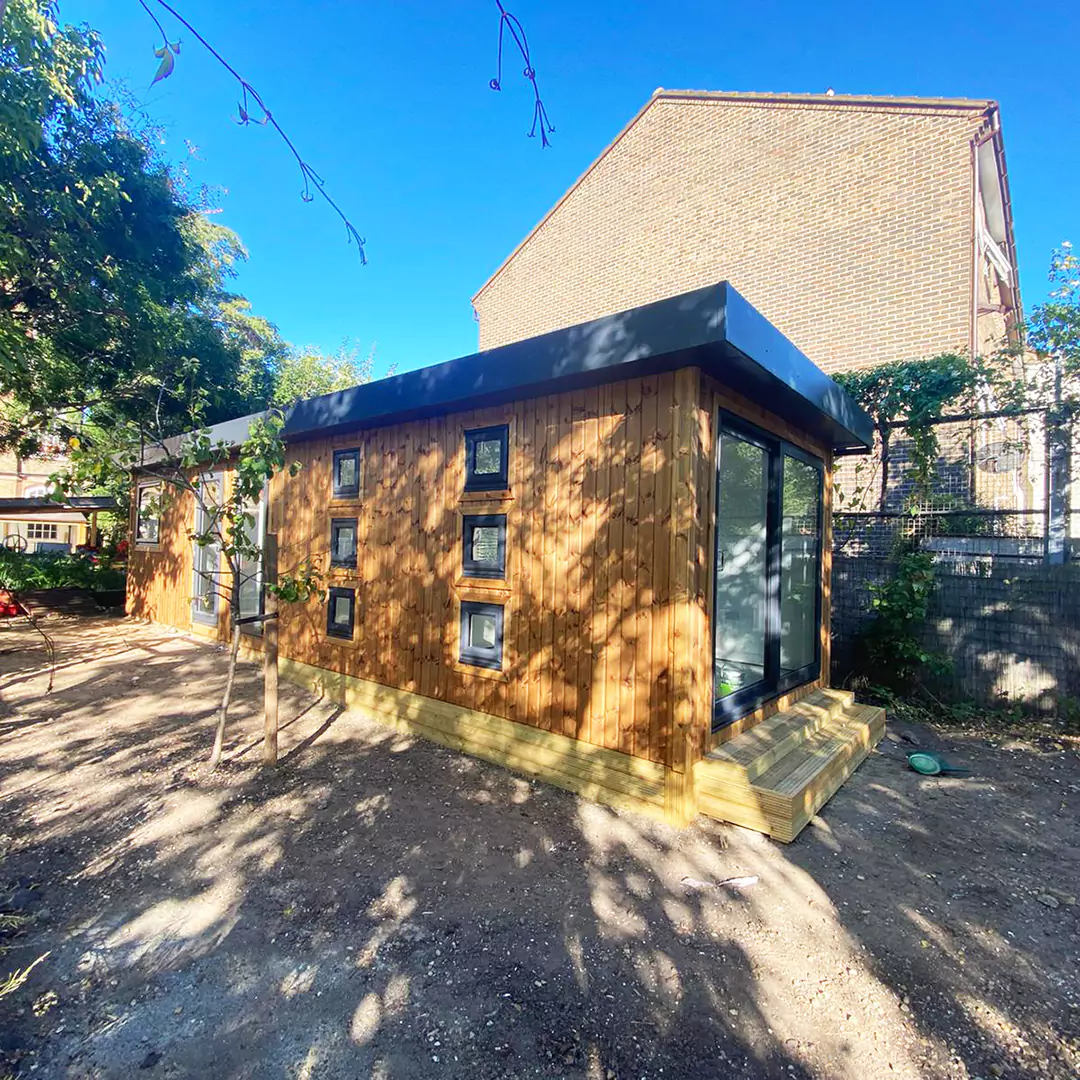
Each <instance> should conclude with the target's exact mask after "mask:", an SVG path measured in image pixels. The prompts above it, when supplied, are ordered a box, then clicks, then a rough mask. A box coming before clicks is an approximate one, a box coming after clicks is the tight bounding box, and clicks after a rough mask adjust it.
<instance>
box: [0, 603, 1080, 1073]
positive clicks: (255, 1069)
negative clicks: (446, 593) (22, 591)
mask: <svg viewBox="0 0 1080 1080" xmlns="http://www.w3.org/2000/svg"><path fill="white" fill-rule="evenodd" d="M52 632H53V633H54V634H55V635H56V637H57V640H58V653H59V655H58V665H59V667H58V670H57V672H56V685H55V688H54V690H53V691H52V693H51V694H46V693H45V689H46V685H47V674H46V672H47V664H46V659H45V654H44V651H43V650H42V648H41V647H40V642H39V640H35V639H34V637H33V636H32V635H31V634H29V632H28V631H27V630H26V629H25V628H21V629H20V628H18V627H16V626H14V625H8V626H6V627H4V628H3V629H0V834H2V835H0V911H6V912H8V913H11V912H14V913H16V914H17V915H21V916H23V918H15V919H8V920H6V923H4V925H6V929H0V946H2V947H3V950H4V954H3V955H2V956H0V979H2V978H3V977H5V976H6V975H7V974H8V973H9V972H13V971H15V970H19V969H24V968H25V967H26V966H27V965H28V964H30V963H31V962H33V961H34V960H36V959H37V958H38V957H42V956H43V957H44V959H42V960H41V961H40V962H39V963H38V964H37V966H36V967H35V968H34V969H33V971H32V972H31V973H30V975H29V976H28V977H27V979H26V981H25V983H24V985H22V986H21V987H19V988H18V989H17V990H15V991H14V992H13V993H11V994H9V995H7V996H6V997H3V998H0V1059H2V1060H3V1062H4V1063H5V1064H6V1067H7V1069H8V1070H9V1071H10V1072H13V1073H16V1074H17V1075H20V1076H21V1075H28V1076H29V1075H33V1076H36V1077H110V1078H112V1077H129V1076H130V1077H150V1078H153V1077H200V1078H205V1077H229V1078H232V1077H259V1078H262V1077H296V1078H309V1077H328V1078H337V1077H350V1078H351V1077H371V1078H377V1080H399V1078H406V1077H408V1078H412V1077H467V1078H469V1080H485V1078H495V1077H507V1078H509V1077H587V1078H589V1080H616V1078H617V1080H639V1078H642V1077H648V1078H653V1077H672V1078H679V1077H687V1078H689V1077H694V1078H710V1077H740V1078H755V1077H787V1078H795V1080H797V1078H807V1077H823V1078H825V1077H827V1078H851V1080H876V1078H878V1077H901V1078H902V1077H912V1078H913V1077H950V1078H952V1077H966V1078H973V1077H982V1078H983V1080H989V1078H991V1077H1009V1078H1018V1080H1019V1078H1034V1077H1060V1078H1067V1077H1068V1078H1073V1077H1076V1076H1077V1075H1078V1074H1080V974H1078V973H1080V935H1078V915H1080V907H1078V906H1077V903H1076V894H1077V893H1078V892H1080V848H1078V846H1077V830H1076V825H1077V809H1078V807H1080V760H1078V755H1077V752H1076V746H1075V744H1068V743H1065V742H1062V741H1059V740H1056V739H1054V738H1051V737H1032V738H1031V739H1017V738H1008V737H1006V736H1004V735H995V736H992V737H988V736H987V734H986V732H982V733H967V734H957V733H942V732H938V733H936V736H935V733H929V737H930V738H935V737H936V738H937V739H938V740H939V745H940V746H942V747H943V748H945V749H946V750H947V751H948V752H949V753H950V755H951V756H952V757H953V758H955V759H956V760H958V761H962V762H964V763H966V764H967V765H969V766H970V767H971V769H972V776H971V777H970V778H969V779H924V778H920V777H919V776H917V775H916V774H914V773H913V772H911V771H909V770H908V769H907V768H906V761H905V757H904V753H903V749H904V747H905V743H904V742H903V735H904V732H903V731H902V730H896V729H895V728H894V729H891V730H890V736H889V737H888V738H887V739H886V741H885V742H884V743H883V744H882V751H881V752H880V753H876V754H873V755H871V757H870V758H869V759H868V760H867V761H866V763H865V764H864V765H863V766H862V767H861V768H860V769H859V771H858V772H857V774H856V775H855V776H854V777H853V778H852V779H851V780H850V781H849V782H848V784H847V785H846V786H845V787H844V788H843V789H842V791H841V792H840V793H839V794H838V795H837V796H836V797H835V798H834V799H833V800H832V802H831V803H830V804H829V805H828V806H827V807H826V809H825V811H824V812H823V814H822V816H821V817H820V818H819V819H817V820H816V821H815V822H814V824H813V825H812V826H811V827H810V828H808V829H807V830H806V831H805V832H804V834H803V835H802V837H800V839H799V840H798V841H797V842H796V843H795V844H793V845H790V846H788V847H783V846H781V845H777V844H774V843H772V842H770V841H769V840H767V839H765V838H764V837H761V836H758V835H757V834H755V833H751V832H748V831H745V830H742V829H739V828H735V827H731V826H725V825H721V824H718V823H713V822H709V821H706V820H704V819H701V820H699V822H698V823H697V824H695V825H694V826H693V827H691V828H689V829H686V830H683V831H676V830H673V829H670V828H667V827H665V826H663V825H660V824H657V823H655V822H652V821H649V820H646V819H644V818H639V817H636V816H634V815H632V814H628V813H620V812H615V811H612V810H609V809H606V808H604V807H601V806H597V805H594V804H590V803H586V802H583V801H581V800H579V799H577V798H575V797H573V796H572V795H569V794H567V793H565V792H562V791H559V790H557V789H555V788H551V787H547V786H545V785H543V784H539V783H534V782H530V781H528V780H526V779H523V778H521V777H519V776H516V775H514V774H512V773H510V772H507V771H505V770H503V769H500V768H496V767H494V766H489V765H487V764H485V763H482V762H479V761H476V760H474V759H471V758H467V757H464V756H462V755H460V754H455V753H452V752H450V751H448V750H444V749H442V748H440V747H437V746H433V745H431V744H429V743H425V742H421V741H418V740H413V739H410V738H406V737H403V736H401V735H399V734H397V733H394V732H392V731H390V730H389V729H387V728H385V727H382V726H380V725H378V724H377V723H375V722H373V721H372V720H370V719H368V718H365V717H364V716H363V715H359V714H355V713H349V712H342V711H341V710H340V709H339V708H337V707H336V706H334V705H332V704H330V703H328V702H326V701H323V700H319V699H316V698H314V697H312V696H311V695H309V694H307V693H306V692H303V691H300V690H298V689H296V688H293V687H287V688H285V691H284V696H283V701H282V722H283V724H284V725H285V727H284V730H283V732H282V751H283V754H282V762H281V764H280V766H279V767H278V768H277V769H275V770H266V769H263V768H262V767H261V766H260V764H259V743H258V737H259V732H260V728H261V718H260V714H259V712H258V706H257V692H258V674H259V672H258V669H257V668H255V667H253V666H250V665H245V666H243V667H242V669H241V673H240V678H239V698H240V700H239V703H238V706H237V708H236V712H235V717H234V720H233V723H232V725H231V730H230V733H229V755H228V759H227V761H226V763H225V765H223V766H222V767H221V768H220V769H219V770H218V771H217V772H216V773H215V774H213V775H210V774H209V773H208V772H207V770H206V766H205V764H204V762H205V758H206V755H207V753H208V751H209V748H210V743H211V738H212V726H213V710H214V705H215V702H216V699H217V696H218V694H219V693H220V689H221V687H222V685H223V682H224V672H225V657H224V655H223V654H222V652H221V651H220V650H218V649H216V648H212V647H209V646H205V645H201V644H196V643H194V642H192V641H191V640H188V639H186V638H184V637H182V636H179V635H175V634H170V633H168V632H166V631H162V630H160V629H157V628H148V627H145V626H139V625H136V624H132V623H127V622H124V621H122V620H104V619H102V620H71V621H64V622H54V623H53V624H52ZM915 737H917V738H926V737H927V733H926V732H922V733H919V732H916V733H915ZM746 875H755V876H757V878H758V881H757V883H756V884H754V885H750V886H745V887H743V888H741V889H740V888H734V887H730V886H725V887H718V886H716V885H715V884H709V885H707V886H706V887H697V886H694V885H692V884H687V883H686V882H684V879H685V878H690V879H693V880H695V881H697V882H704V883H715V882H718V881H721V880H723V879H725V878H729V877H733V876H746ZM2 1075H4V1069H3V1068H0V1076H2Z"/></svg>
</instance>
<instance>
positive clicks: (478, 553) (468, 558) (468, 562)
mask: <svg viewBox="0 0 1080 1080" xmlns="http://www.w3.org/2000/svg"><path fill="white" fill-rule="evenodd" d="M464 522H465V527H464V530H463V532H464V535H463V536H462V540H461V550H462V571H463V573H464V574H465V576H466V577H477V578H504V577H506V515H505V514H466V515H465V517H464Z"/></svg>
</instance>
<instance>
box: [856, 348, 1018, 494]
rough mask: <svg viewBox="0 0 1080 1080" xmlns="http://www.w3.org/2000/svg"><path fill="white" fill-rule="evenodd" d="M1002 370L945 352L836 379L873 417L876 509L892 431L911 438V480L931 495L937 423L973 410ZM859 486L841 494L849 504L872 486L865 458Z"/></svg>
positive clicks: (921, 491) (858, 468)
mask: <svg viewBox="0 0 1080 1080" xmlns="http://www.w3.org/2000/svg"><path fill="white" fill-rule="evenodd" d="M999 371H1000V366H999V365H994V364H989V363H987V362H986V361H984V360H982V359H980V358H972V357H970V356H968V355H966V354H965V353H941V354H940V355H938V356H932V357H930V358H929V359H925V360H898V361H894V362H892V363H887V364H879V365H878V366H877V367H872V368H867V369H866V370H864V371H849V372H844V373H841V374H839V375H836V376H835V378H836V381H837V382H838V383H840V385H841V386H842V387H843V388H844V389H845V390H847V392H848V393H849V394H850V395H851V396H852V397H853V398H854V399H855V400H856V401H857V402H858V403H859V405H861V406H862V408H863V409H865V410H866V412H867V413H869V414H870V417H871V418H872V419H873V421H874V430H875V432H876V434H877V438H878V443H879V453H878V454H877V455H876V460H875V461H873V463H872V464H873V466H876V469H877V486H878V509H880V510H884V509H885V502H886V496H887V495H888V491H889V479H890V477H889V469H890V465H891V460H892V435H893V431H894V430H895V429H896V428H897V427H898V426H900V425H901V424H902V425H903V428H904V431H905V432H906V433H907V436H908V438H909V445H908V447H907V452H908V456H909V459H910V461H911V466H912V468H911V478H912V480H913V481H914V484H915V489H916V491H917V492H918V493H919V494H920V495H926V494H929V491H930V487H931V484H932V482H933V478H934V471H935V466H936V463H937V456H938V437H937V431H936V428H935V424H934V422H935V421H936V420H939V419H940V418H941V416H942V415H943V414H945V413H947V412H953V413H956V412H961V413H963V412H969V411H973V410H974V408H975V406H976V402H977V399H978V397H979V395H980V394H984V393H986V392H987V391H988V390H990V389H991V388H993V386H995V385H996V384H997V383H998V382H999V381H1000V378H1001V376H1000V374H999ZM855 471H856V488H855V490H854V491H851V492H842V493H841V496H842V498H844V497H846V498H845V501H848V502H857V503H859V504H861V503H862V501H863V496H865V494H866V493H867V490H868V487H869V483H872V482H873V481H872V480H871V481H869V482H861V481H862V480H863V477H862V476H861V475H860V473H863V474H864V473H865V472H866V460H865V459H864V460H863V461H862V462H860V463H859V465H857V466H856V470H855Z"/></svg>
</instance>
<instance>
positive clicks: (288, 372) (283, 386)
mask: <svg viewBox="0 0 1080 1080" xmlns="http://www.w3.org/2000/svg"><path fill="white" fill-rule="evenodd" d="M390 374H393V370H392V369H391V371H390ZM374 377H375V346H374V345H373V346H372V347H371V349H370V350H369V351H368V353H367V355H366V356H364V357H361V356H360V354H359V352H358V350H357V349H356V348H355V347H352V346H350V345H349V343H348V342H346V343H344V344H343V345H342V346H341V348H339V349H338V350H337V352H335V353H332V354H330V355H327V354H325V353H320V352H318V350H316V349H293V350H290V351H289V352H288V353H287V354H286V355H285V356H284V357H283V359H282V360H281V362H280V364H279V366H278V368H277V371H276V372H275V378H274V391H273V401H274V404H275V405H277V406H279V407H281V408H286V407H287V406H289V405H292V404H294V403H295V402H297V401H302V400H303V399H304V398H311V397H318V396H319V395H320V394H329V393H331V392H332V391H334V390H346V389H348V388H349V387H350V386H359V385H361V384H362V383H369V382H371V380H372V379H373V378H374Z"/></svg>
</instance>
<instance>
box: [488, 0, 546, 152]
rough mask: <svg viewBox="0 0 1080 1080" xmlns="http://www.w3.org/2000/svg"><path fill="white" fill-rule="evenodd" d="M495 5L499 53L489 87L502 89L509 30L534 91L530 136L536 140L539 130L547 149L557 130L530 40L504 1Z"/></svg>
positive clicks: (496, 1) (499, 0)
mask: <svg viewBox="0 0 1080 1080" xmlns="http://www.w3.org/2000/svg"><path fill="white" fill-rule="evenodd" d="M495 4H496V6H497V7H498V9H499V51H498V54H497V58H496V66H495V78H494V79H492V80H491V81H490V82H489V83H488V85H489V86H490V87H491V89H492V90H501V89H502V59H503V31H504V30H509V31H510V36H511V37H512V38H513V39H514V44H515V45H517V47H518V51H519V52H520V53H521V59H522V60H524V61H525V67H524V68H523V69H522V72H521V74H522V75H524V76H525V78H526V79H528V80H529V82H530V83H531V84H532V89H533V122H532V127H531V128H530V129H529V131H528V136H529V138H530V139H535V138H536V132H537V129H539V131H540V144H541V146H542V147H545V148H546V147H548V146H550V145H551V140H550V139H549V138H548V135H549V134H551V135H554V134H555V128H554V126H553V125H552V123H551V121H550V120H549V119H548V114H547V109H546V108H544V102H543V99H542V98H541V97H540V87H539V86H537V84H536V68H534V67H533V64H532V58H531V56H530V55H529V39H528V38H527V37H526V36H525V28H524V27H523V26H522V25H521V22H520V21H519V20H518V17H517V16H516V15H514V14H512V13H511V12H509V11H507V10H506V8H504V7H503V5H502V0H495Z"/></svg>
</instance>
